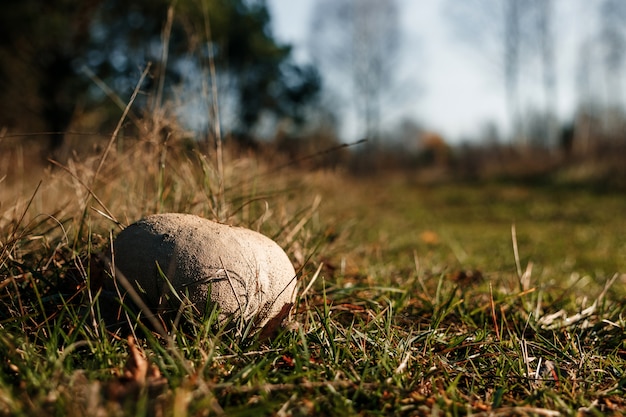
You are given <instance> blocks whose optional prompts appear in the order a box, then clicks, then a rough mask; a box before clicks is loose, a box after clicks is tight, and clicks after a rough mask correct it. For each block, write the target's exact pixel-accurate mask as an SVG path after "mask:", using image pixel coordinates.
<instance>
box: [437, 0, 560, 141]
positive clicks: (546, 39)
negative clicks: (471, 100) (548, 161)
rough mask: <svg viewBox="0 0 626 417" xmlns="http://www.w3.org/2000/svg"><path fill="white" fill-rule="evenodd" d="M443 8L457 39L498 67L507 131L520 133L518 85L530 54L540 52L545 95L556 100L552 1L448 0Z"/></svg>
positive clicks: (515, 134)
mask: <svg viewBox="0 0 626 417" xmlns="http://www.w3.org/2000/svg"><path fill="white" fill-rule="evenodd" d="M447 11H448V16H449V18H450V19H449V20H450V22H451V23H452V25H453V27H454V29H455V31H456V32H457V34H458V35H459V38H460V39H461V40H463V41H464V42H467V43H470V44H471V45H472V46H474V47H476V49H477V50H479V51H481V52H483V53H485V54H486V55H487V61H488V62H495V63H496V66H497V68H498V69H499V70H500V71H501V74H502V81H503V86H504V92H505V96H506V105H507V112H508V115H509V124H510V129H511V134H512V136H513V137H517V138H523V137H524V133H523V125H522V117H521V111H520V108H521V99H520V89H519V86H520V80H521V79H522V78H523V77H522V76H523V75H525V74H526V72H527V70H528V69H529V67H528V66H527V65H526V64H527V63H528V62H530V61H531V60H532V59H531V58H532V57H533V56H536V55H540V56H541V59H542V62H543V67H544V88H545V91H546V96H548V95H550V96H551V97H552V98H551V100H553V102H552V103H554V102H555V101H556V99H555V98H554V94H555V93H554V92H555V91H556V90H555V85H556V76H555V68H554V67H555V64H554V47H553V44H554V39H553V33H554V31H553V29H552V13H553V5H552V0H467V1H463V2H459V1H455V0H449V1H448V3H447ZM537 45H539V47H537ZM546 100H547V99H546Z"/></svg>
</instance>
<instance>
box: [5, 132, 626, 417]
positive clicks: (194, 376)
mask: <svg viewBox="0 0 626 417" xmlns="http://www.w3.org/2000/svg"><path fill="white" fill-rule="evenodd" d="M129 143H130V145H127V147H126V148H121V147H120V148H119V149H117V152H115V151H113V150H112V152H111V154H110V155H109V156H108V158H107V159H106V161H105V163H104V164H102V163H101V161H102V159H101V156H100V155H96V156H95V157H92V158H88V157H85V158H83V159H82V160H81V162H75V163H68V164H67V165H65V168H58V167H57V168H55V169H52V170H49V169H47V170H37V169H35V168H33V169H32V170H30V171H29V174H28V175H26V174H24V175H16V172H25V170H24V169H23V168H22V169H21V171H20V170H17V169H16V170H12V169H11V167H10V166H7V165H5V167H6V168H4V169H5V170H6V172H0V178H3V176H5V175H6V178H5V179H4V180H2V182H0V212H1V213H2V215H1V217H0V232H1V237H0V242H1V244H2V246H0V291H1V292H0V352H1V353H0V358H1V365H0V415H69V416H73V415H163V416H187V415H193V416H195V415H241V416H246V415H254V416H257V415H280V416H282V415H357V414H358V415H469V414H471V415H495V416H497V415H502V416H504V415H522V416H523V415H539V416H555V415H572V416H573V415H590V416H595V415H611V414H613V415H619V414H620V413H623V412H624V410H626V401H625V400H624V390H625V389H626V330H625V329H626V319H625V317H626V302H625V301H624V300H626V275H624V274H623V273H624V271H626V233H624V232H625V231H626V220H624V217H623V213H624V212H626V199H624V197H623V196H622V195H618V194H610V193H594V192H593V190H589V189H568V188H565V187H560V188H555V187H548V186H540V185H532V186H530V185H528V186H526V185H523V184H514V183H475V184H446V185H440V186H422V185H418V184H415V183H413V182H412V181H411V178H410V176H409V175H408V174H407V175H406V176H399V175H390V174H389V175H384V174H381V175H380V176H378V177H376V178H367V179H357V178H354V177H351V176H349V175H346V174H342V173H341V172H326V171H315V172H309V171H297V170H292V169H290V168H286V169H283V170H280V171H277V172H276V171H273V169H272V167H271V165H269V164H268V163H266V162H262V160H261V159H260V158H259V159H257V158H255V157H254V156H250V155H247V156H240V157H237V158H235V157H233V158H231V159H229V160H227V161H226V163H225V164H224V166H223V169H222V170H220V171H223V172H218V170H217V169H215V166H216V164H215V163H214V159H213V154H212V153H211V152H209V153H205V152H204V151H203V150H202V149H201V148H199V147H197V146H195V145H194V146H186V145H185V144H184V143H183V142H180V141H176V140H174V139H172V140H170V141H168V142H166V143H151V142H141V141H139V142H129ZM15 163H17V164H18V165H19V166H20V167H23V166H28V163H29V162H28V160H26V162H25V163H24V162H22V161H19V160H16V162H15ZM278 164H279V165H280V164H281V163H280V162H279V163H278ZM100 165H101V168H99V166H100ZM96 172H97V175H95V173H96ZM33 177H34V179H33ZM40 178H41V182H39V179H40ZM38 184H39V185H38ZM168 211H182V212H190V213H195V214H199V215H202V216H205V217H208V218H213V219H220V220H222V221H226V222H228V223H232V224H239V225H245V226H248V227H250V228H253V229H255V230H260V231H262V232H263V233H265V234H267V235H269V236H271V237H273V238H274V239H275V240H276V241H277V242H278V243H279V244H280V245H281V246H282V247H283V248H285V250H286V251H287V253H288V254H289V255H290V257H291V259H292V260H293V262H294V264H295V265H296V267H297V269H298V270H299V271H300V278H299V279H300V281H299V282H300V291H299V297H298V303H297V305H296V307H295V308H294V311H293V312H292V317H291V320H290V322H289V323H288V324H287V326H286V328H285V329H284V330H283V331H282V332H281V333H280V334H278V335H277V336H276V337H274V338H272V339H270V340H267V341H259V340H257V339H255V338H254V337H252V338H248V339H244V340H242V339H240V338H237V337H235V336H234V335H233V334H232V333H229V332H228V331H226V329H220V328H216V326H215V318H214V317H215V316H214V315H213V316H211V315H210V316H209V317H205V318H202V319H200V318H193V317H190V318H189V321H188V323H187V324H185V325H182V326H180V327H177V328H174V329H172V331H171V333H170V334H169V335H167V336H166V337H163V336H162V335H159V334H157V333H153V332H151V331H150V330H148V329H146V328H145V327H144V324H143V322H142V320H140V319H139V320H135V319H133V318H131V319H130V321H131V323H132V324H133V326H134V329H135V336H136V337H135V339H131V340H129V339H127V338H125V337H122V336H121V335H120V334H118V333H114V332H111V331H110V330H109V329H107V327H106V326H105V324H104V322H103V320H102V317H103V315H105V313H106V311H107V310H108V309H110V300H105V299H104V298H103V295H102V294H101V293H100V292H98V291H97V285H96V282H97V280H98V279H101V278H102V277H101V275H102V274H103V270H102V267H101V266H100V264H99V260H98V259H99V258H98V257H99V254H102V253H105V252H106V248H107V247H108V246H109V245H110V238H111V237H112V236H114V235H115V234H116V233H117V232H118V231H119V224H121V225H127V224H129V223H130V222H132V221H134V220H136V219H138V218H140V217H141V216H144V215H147V214H150V213H154V212H168ZM512 226H514V227H513V231H514V235H513V236H514V238H512ZM513 242H515V246H516V248H517V249H514V244H513ZM134 344H136V345H137V346H136V347H133V346H134ZM144 357H145V358H146V359H147V360H144V359H143V358H144Z"/></svg>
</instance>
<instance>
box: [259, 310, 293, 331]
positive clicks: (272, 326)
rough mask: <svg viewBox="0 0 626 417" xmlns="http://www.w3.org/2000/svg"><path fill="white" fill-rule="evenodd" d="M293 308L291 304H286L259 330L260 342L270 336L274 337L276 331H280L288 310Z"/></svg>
mask: <svg viewBox="0 0 626 417" xmlns="http://www.w3.org/2000/svg"><path fill="white" fill-rule="evenodd" d="M291 307H293V303H286V304H285V305H284V306H283V308H281V309H280V312H279V313H278V314H277V315H276V316H274V317H273V318H271V319H270V320H269V321H268V322H267V324H265V326H263V329H261V334H260V335H259V339H260V340H266V339H268V338H270V337H272V336H274V335H275V334H276V333H277V332H278V330H279V329H280V325H281V324H282V323H283V320H284V319H285V318H286V317H287V315H288V314H289V310H291Z"/></svg>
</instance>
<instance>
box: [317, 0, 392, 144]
mask: <svg viewBox="0 0 626 417" xmlns="http://www.w3.org/2000/svg"><path fill="white" fill-rule="evenodd" d="M398 27H399V23H398V8H397V5H396V2H395V0H320V1H317V2H316V3H315V8H314V9H313V17H312V20H311V38H310V47H311V48H310V49H311V52H312V55H313V57H314V59H315V60H316V61H317V64H318V66H320V67H321V68H323V69H324V70H325V74H326V75H327V78H330V79H334V80H335V81H334V83H333V82H332V81H331V82H330V83H331V88H333V90H335V92H341V93H340V94H341V95H345V93H344V92H343V91H345V88H344V87H345V85H346V83H349V84H351V85H352V100H351V101H352V104H353V106H354V108H355V109H356V113H357V115H358V119H359V121H360V122H361V123H362V124H363V126H364V129H363V134H364V136H365V137H367V138H370V139H372V140H373V141H374V142H375V141H376V140H377V137H378V134H379V130H380V113H381V100H382V98H383V96H384V95H385V94H386V92H387V90H388V88H389V87H390V84H391V82H392V80H393V71H392V66H393V61H394V55H395V54H396V52H397V50H398V45H399V37H400V34H399V30H398ZM344 74H349V76H350V79H346V78H344V76H343V75H344Z"/></svg>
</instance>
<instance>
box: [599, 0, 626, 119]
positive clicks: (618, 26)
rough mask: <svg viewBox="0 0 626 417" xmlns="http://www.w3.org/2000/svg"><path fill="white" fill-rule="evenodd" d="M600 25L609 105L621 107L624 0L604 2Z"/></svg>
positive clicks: (625, 41)
mask: <svg viewBox="0 0 626 417" xmlns="http://www.w3.org/2000/svg"><path fill="white" fill-rule="evenodd" d="M599 23H600V33H599V41H600V46H601V51H602V58H603V64H604V71H605V80H606V88H607V105H608V106H609V107H613V106H614V107H621V106H622V104H623V103H622V94H623V86H622V78H623V76H624V63H625V62H624V61H625V58H626V56H625V53H626V29H625V26H626V3H625V2H624V1H623V0H604V1H603V2H602V3H601V4H600V5H599Z"/></svg>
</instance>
